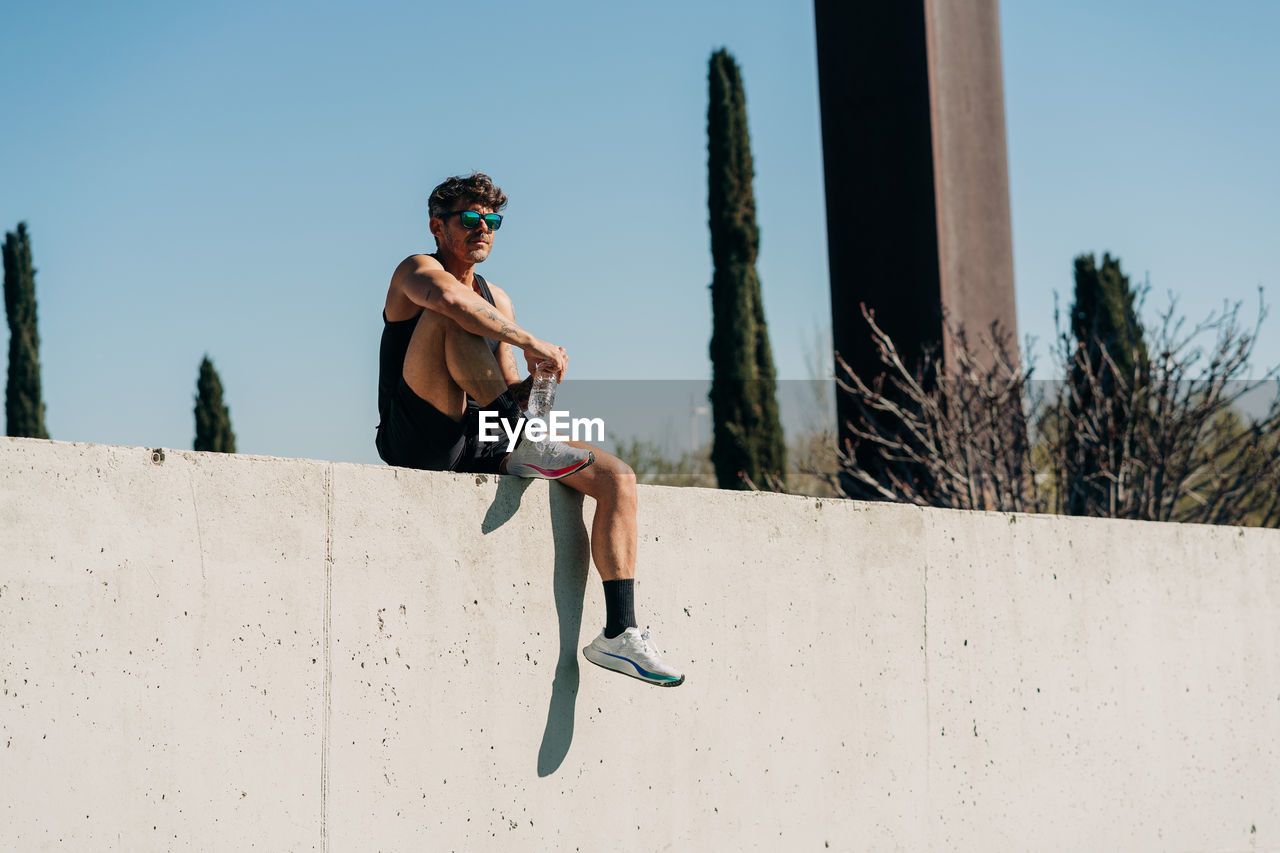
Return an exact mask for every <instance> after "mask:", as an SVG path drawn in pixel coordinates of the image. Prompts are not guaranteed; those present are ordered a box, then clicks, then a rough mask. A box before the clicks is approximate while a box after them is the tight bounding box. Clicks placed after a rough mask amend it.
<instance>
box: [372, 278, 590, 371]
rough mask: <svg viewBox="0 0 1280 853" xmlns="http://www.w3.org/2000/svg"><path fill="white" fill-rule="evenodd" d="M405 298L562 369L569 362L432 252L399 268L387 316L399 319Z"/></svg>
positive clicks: (469, 329) (466, 328)
mask: <svg viewBox="0 0 1280 853" xmlns="http://www.w3.org/2000/svg"><path fill="white" fill-rule="evenodd" d="M504 295H505V294H504ZM495 298H496V297H495ZM406 302H408V303H413V304H414V305H420V306H422V307H423V308H426V309H427V310H429V311H435V312H436V313H438V314H443V315H444V316H446V317H448V318H449V319H451V320H453V321H454V322H455V323H457V324H458V325H459V326H461V327H462V328H463V329H465V330H467V331H468V332H471V333H472V334H474V335H480V336H482V337H486V338H493V339H494V340H498V341H501V342H502V343H504V344H509V345H511V346H514V347H517V348H519V349H521V350H524V352H525V354H526V356H527V357H528V358H530V359H536V360H549V361H552V362H554V363H555V364H556V366H557V368H559V369H563V365H564V364H565V363H566V362H567V359H566V358H565V356H564V353H563V350H561V349H560V347H557V346H555V345H553V344H550V343H548V342H546V341H544V340H540V339H538V338H535V337H534V336H533V335H531V334H529V333H528V332H526V331H525V330H524V329H522V328H520V327H519V326H518V325H516V322H515V320H513V319H511V318H510V317H506V316H503V315H502V314H501V313H500V312H499V311H497V310H496V309H495V308H494V306H492V305H490V304H489V303H488V301H486V300H485V299H484V297H482V296H480V295H479V294H477V293H476V292H475V291H474V290H472V289H471V288H469V287H467V286H466V285H465V284H463V283H462V282H460V281H458V280H457V279H456V278H454V277H453V276H452V275H451V274H450V273H449V272H448V271H447V270H445V268H444V267H442V266H441V265H440V262H439V261H437V260H436V259H435V258H433V257H431V256H429V255H414V256H412V257H409V258H406V259H405V260H404V261H402V262H401V263H400V266H399V267H397V268H396V271H395V274H394V275H393V276H392V278H391V293H390V294H389V295H388V297H387V318H388V319H391V320H394V319H397V318H396V317H395V316H394V315H396V314H399V313H401V311H403V310H404V309H405V308H406V307H407V306H405V305H404V304H403V303H406ZM508 304H510V300H508ZM397 308H398V309H400V310H399V311H398V310H396V309H397Z"/></svg>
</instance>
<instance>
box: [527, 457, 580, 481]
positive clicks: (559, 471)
mask: <svg viewBox="0 0 1280 853" xmlns="http://www.w3.org/2000/svg"><path fill="white" fill-rule="evenodd" d="M595 461H596V455H595V454H594V453H590V452H589V453H587V458H586V459H584V460H582V462H580V463H578V464H577V465H569V466H568V467H565V468H539V467H538V466H537V465H531V464H529V463H528V462H524V463H521V464H522V465H523V466H524V467H526V468H532V469H533V470H534V471H537V472H538V474H539V475H540V477H541V479H544V480H559V479H561V478H563V477H568V476H569V475H570V474H576V473H578V472H579V471H581V470H582V469H583V468H586V467H587V466H588V465H590V464H591V463H593V462H595ZM515 476H517V477H519V476H522V475H520V474H517V475H515Z"/></svg>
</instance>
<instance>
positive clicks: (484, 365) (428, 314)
mask: <svg viewBox="0 0 1280 853" xmlns="http://www.w3.org/2000/svg"><path fill="white" fill-rule="evenodd" d="M404 381H405V383H406V384H407V385H408V386H409V388H410V389H412V390H413V393H415V394H417V395H418V396H419V397H421V398H422V399H423V400H426V401H427V402H428V403H430V404H431V405H433V406H435V407H436V409H437V410H439V411H441V412H443V413H444V414H446V415H448V416H449V417H451V418H453V419H454V420H456V421H460V420H462V416H463V415H464V414H466V410H467V395H468V394H470V395H471V396H472V397H473V398H475V399H476V400H479V401H481V402H482V403H488V402H489V401H491V400H494V399H496V398H497V397H499V396H500V395H501V394H502V393H503V392H505V391H506V390H507V384H506V382H505V381H504V380H503V378H502V373H501V371H500V370H499V369H498V360H497V359H496V358H494V355H493V353H492V352H491V351H490V350H489V345H488V344H487V343H485V341H484V338H482V337H480V336H479V335H474V334H472V333H471V332H468V331H467V330H465V329H463V328H462V327H461V326H459V325H458V324H457V323H455V322H454V321H453V320H450V319H449V318H448V317H445V316H444V315H442V314H437V313H436V312H435V311H423V312H422V315H421V316H420V317H419V318H418V324H417V325H416V326H415V327H414V329H413V337H412V338H411V339H410V341H409V349H408V350H407V351H406V352H405V358H404Z"/></svg>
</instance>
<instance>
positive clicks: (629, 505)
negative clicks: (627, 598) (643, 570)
mask: <svg viewBox="0 0 1280 853" xmlns="http://www.w3.org/2000/svg"><path fill="white" fill-rule="evenodd" d="M568 444H569V445H570V446H571V447H580V448H583V449H589V450H591V451H592V452H594V453H595V456H596V461H595V464H594V465H591V466H590V467H588V468H584V469H582V470H581V471H579V472H577V473H575V474H570V475H569V476H567V477H564V478H562V479H561V480H560V482H561V483H564V484H565V485H566V486H568V487H569V488H571V489H573V490H574V491H577V492H582V493H583V494H584V495H588V496H590V497H593V498H595V500H596V515H595V518H594V519H593V520H592V522H591V558H592V559H593V560H595V563H596V568H597V569H598V570H599V572H600V579H601V580H606V581H608V580H621V579H623V578H634V577H635V576H636V542H637V538H638V532H637V529H636V474H635V472H634V471H632V470H631V466H630V465H628V464H627V463H625V462H623V461H622V460H621V459H619V458H618V457H616V456H614V455H613V454H612V453H606V452H605V451H603V450H600V449H599V448H595V447H592V446H591V445H589V444H583V443H582V442H580V441H570V442H568Z"/></svg>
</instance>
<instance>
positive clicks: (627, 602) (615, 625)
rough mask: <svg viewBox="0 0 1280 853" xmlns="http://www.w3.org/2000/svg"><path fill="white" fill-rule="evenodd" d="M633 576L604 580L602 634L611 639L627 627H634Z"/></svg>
mask: <svg viewBox="0 0 1280 853" xmlns="http://www.w3.org/2000/svg"><path fill="white" fill-rule="evenodd" d="M635 587H636V582H635V578H621V579H619V580H613V581H605V582H604V610H605V614H606V616H605V623H604V636H605V639H609V640H612V639H613V638H614V637H616V636H618V635H619V634H621V633H622V632H623V631H625V630H627V629H628V628H634V627H636V596H635Z"/></svg>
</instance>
